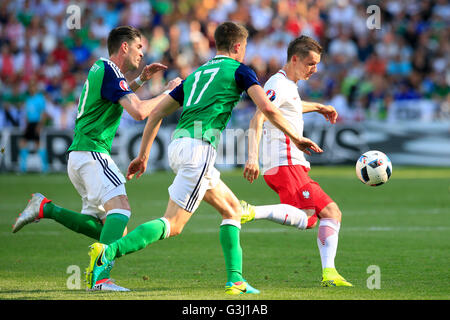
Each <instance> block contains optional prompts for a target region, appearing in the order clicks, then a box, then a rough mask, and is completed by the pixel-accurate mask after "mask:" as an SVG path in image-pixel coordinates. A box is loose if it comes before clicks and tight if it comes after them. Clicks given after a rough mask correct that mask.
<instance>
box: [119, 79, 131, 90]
mask: <svg viewBox="0 0 450 320" xmlns="http://www.w3.org/2000/svg"><path fill="white" fill-rule="evenodd" d="M119 86H120V89H122V90H123V91H130V87H129V86H128V83H127V82H126V81H125V80H120V82H119Z"/></svg>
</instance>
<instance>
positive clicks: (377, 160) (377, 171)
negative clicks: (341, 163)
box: [356, 150, 392, 187]
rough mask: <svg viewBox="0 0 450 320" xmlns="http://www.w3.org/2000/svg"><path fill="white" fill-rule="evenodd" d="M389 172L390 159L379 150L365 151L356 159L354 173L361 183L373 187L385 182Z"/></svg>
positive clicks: (390, 171) (390, 167) (389, 174)
mask: <svg viewBox="0 0 450 320" xmlns="http://www.w3.org/2000/svg"><path fill="white" fill-rule="evenodd" d="M391 174H392V163H391V160H390V159H389V158H388V156H386V155H385V154H384V153H383V152H381V151H377V150H371V151H367V152H366V153H363V154H362V155H361V156H360V157H359V159H358V161H356V175H357V176H358V178H359V180H361V182H362V183H364V184H367V185H369V186H372V187H375V186H379V185H382V184H383V183H386V182H387V181H388V180H389V178H390V177H391Z"/></svg>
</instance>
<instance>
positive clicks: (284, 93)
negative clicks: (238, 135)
mask: <svg viewBox="0 0 450 320" xmlns="http://www.w3.org/2000/svg"><path fill="white" fill-rule="evenodd" d="M264 91H265V92H266V94H267V97H268V98H269V99H270V101H272V103H273V104H274V105H275V106H276V107H278V108H279V110H280V111H281V113H282V114H283V116H284V117H285V118H286V120H287V121H288V122H289V123H290V124H291V126H292V127H293V128H294V129H295V130H296V131H297V133H298V135H299V136H301V137H302V136H303V107H302V100H301V99H300V95H299V94H298V88H297V84H296V83H295V82H294V81H292V80H289V79H288V78H287V76H286V72H285V71H284V70H280V71H278V72H277V73H276V74H274V75H273V76H272V77H270V79H269V80H268V81H267V82H266V84H265V86H264ZM298 164H300V165H303V166H305V167H307V168H309V167H310V164H309V162H308V161H306V159H305V155H304V153H303V151H300V150H299V149H298V148H297V147H296V146H295V144H293V143H292V142H291V140H290V139H289V137H288V136H287V135H285V134H284V133H283V132H282V131H281V130H279V129H278V128H276V127H275V126H274V125H273V124H272V123H270V122H269V121H265V122H264V126H263V145H262V173H263V174H264V173H265V172H266V171H267V170H269V169H271V168H274V167H279V166H287V165H298Z"/></svg>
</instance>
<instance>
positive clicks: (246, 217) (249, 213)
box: [240, 200, 255, 224]
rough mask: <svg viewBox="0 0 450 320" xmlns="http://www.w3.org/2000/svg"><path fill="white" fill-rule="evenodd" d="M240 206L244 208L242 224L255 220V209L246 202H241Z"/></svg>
mask: <svg viewBox="0 0 450 320" xmlns="http://www.w3.org/2000/svg"><path fill="white" fill-rule="evenodd" d="M240 204H241V208H242V216H241V224H244V223H246V222H250V221H253V220H255V208H254V207H253V206H252V205H251V204H248V203H247V202H245V201H244V200H241V201H240Z"/></svg>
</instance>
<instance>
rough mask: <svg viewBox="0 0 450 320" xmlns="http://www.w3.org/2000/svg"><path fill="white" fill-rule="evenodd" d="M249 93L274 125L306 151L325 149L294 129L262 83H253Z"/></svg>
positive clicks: (307, 152) (308, 152) (319, 151)
mask: <svg viewBox="0 0 450 320" xmlns="http://www.w3.org/2000/svg"><path fill="white" fill-rule="evenodd" d="M247 93H248V95H249V96H250V98H251V99H252V100H253V102H254V103H255V104H256V106H257V107H258V109H260V110H261V112H262V113H263V114H264V116H265V117H266V118H267V120H269V121H270V122H271V123H272V124H273V125H274V126H276V127H277V128H278V129H280V130H281V131H283V133H285V134H286V135H287V136H288V137H289V138H290V139H291V141H292V142H293V143H294V144H295V145H296V146H297V148H299V149H300V150H301V151H303V152H304V153H306V154H308V155H311V152H310V151H309V149H311V150H313V151H314V152H318V153H321V152H323V150H322V149H321V148H320V147H319V146H318V145H317V144H316V143H315V142H314V141H312V140H310V139H308V138H304V137H299V136H298V134H297V132H295V130H294V129H292V126H291V125H290V124H289V122H287V121H286V119H285V118H284V117H283V114H282V113H281V112H280V111H279V110H278V108H277V107H275V106H274V105H273V104H272V102H270V100H269V99H268V98H267V96H266V94H265V92H264V90H263V88H262V87H261V86H260V85H256V84H255V85H253V86H251V87H250V88H249V89H248V90H247Z"/></svg>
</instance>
